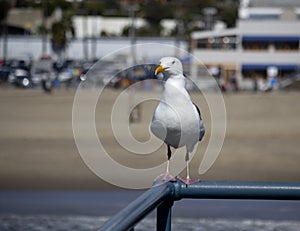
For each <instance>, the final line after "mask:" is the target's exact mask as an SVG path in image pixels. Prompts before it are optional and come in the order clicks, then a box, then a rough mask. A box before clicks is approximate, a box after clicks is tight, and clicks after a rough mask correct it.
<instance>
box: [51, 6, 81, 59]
mask: <svg viewBox="0 0 300 231" xmlns="http://www.w3.org/2000/svg"><path fill="white" fill-rule="evenodd" d="M50 33H51V43H52V50H53V51H54V52H55V53H57V54H58V55H61V53H62V52H63V51H65V49H66V47H67V45H68V39H69V38H68V37H67V35H68V34H70V35H71V36H72V37H74V36H75V30H74V27H73V23H72V12H71V11H65V12H63V17H62V19H61V20H60V21H56V22H54V23H53V24H52V26H51V29H50Z"/></svg>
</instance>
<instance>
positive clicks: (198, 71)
mask: <svg viewBox="0 0 300 231" xmlns="http://www.w3.org/2000/svg"><path fill="white" fill-rule="evenodd" d="M299 28H300V1H299V0H286V1H279V0H225V1H221V0H207V1H193V0H153V1H148V0H136V1H133V0H132V1H130V0H123V1H113V0H109V1H108V0H107V1H105V0H103V1H97V0H53V1H51V0H13V1H5V0H0V36H1V37H0V109H1V110H0V131H1V132H0V147H1V149H0V230H68V229H78V230H89V229H95V228H97V227H99V226H101V224H102V223H103V222H104V221H105V220H106V219H108V217H109V216H112V215H113V214H115V213H116V212H117V211H119V210H120V209H121V208H123V207H125V206H126V205H127V204H128V203H129V202H130V201H132V200H133V199H134V198H136V197H137V196H138V195H140V194H141V193H142V192H143V190H135V191H133V190H125V189H121V188H119V187H117V186H114V185H111V184H109V183H108V182H105V181H103V180H101V179H100V178H99V177H97V176H96V175H95V174H94V173H93V172H92V171H91V170H90V169H89V168H88V167H87V166H86V165H85V163H84V162H83V160H82V159H81V157H80V155H79V152H78V150H77V147H76V144H75V140H74V136H73V131H72V107H73V100H74V96H75V93H76V90H77V88H78V86H81V87H82V88H84V89H87V90H88V91H90V90H96V91H97V90H99V89H100V88H102V87H104V86H105V89H104V93H103V94H102V95H101V97H100V98H99V102H98V104H97V106H96V112H95V116H96V121H95V122H96V125H97V132H98V136H99V138H100V139H101V142H102V143H103V146H104V147H105V149H106V150H107V151H108V152H109V153H110V154H111V156H112V157H113V158H114V159H115V160H117V161H118V162H120V163H122V164H124V165H126V166H129V167H136V166H139V168H142V167H153V166H156V165H157V164H161V163H163V162H164V161H165V160H166V156H165V154H166V150H165V147H164V146H162V147H161V148H160V149H158V150H156V151H155V152H153V154H151V155H147V157H143V156H141V155H134V154H133V153H130V152H128V151H126V150H125V149H124V148H122V147H121V145H120V144H118V142H117V141H116V139H115V137H114V134H113V132H112V128H111V125H110V123H111V111H112V107H113V105H114V102H115V100H116V99H117V97H118V96H119V95H120V94H121V92H122V91H123V90H126V89H127V87H129V86H130V85H132V84H135V83H140V84H138V86H139V87H138V88H136V89H135V91H134V92H133V93H131V95H130V94H129V96H128V97H129V98H128V105H127V107H128V111H126V112H125V114H124V115H126V116H128V120H129V122H130V130H131V132H132V134H133V136H134V137H135V138H136V139H137V140H139V141H146V140H147V139H149V137H150V134H149V124H150V122H151V118H152V113H153V111H154V109H155V107H156V105H157V102H156V101H147V102H143V103H141V104H140V105H138V106H137V107H135V108H134V110H132V111H130V110H131V109H132V108H131V107H132V105H133V104H134V102H135V100H138V99H139V97H140V96H144V95H145V94H154V95H156V96H159V95H160V92H161V90H162V85H161V82H160V80H162V76H155V75H154V70H155V68H156V66H157V64H158V62H159V59H160V58H161V57H163V56H176V57H178V58H179V59H180V60H181V61H182V63H183V66H184V72H185V75H186V76H187V77H188V78H189V80H190V81H188V83H187V88H188V90H189V91H190V93H191V96H192V99H193V101H194V102H195V103H196V104H197V105H198V106H199V107H200V109H201V111H202V115H203V119H204V122H205V125H206V128H207V133H206V136H205V138H204V140H203V142H201V143H200V144H199V145H198V149H197V152H196V154H195V157H194V158H193V160H192V162H191V168H192V169H191V175H192V176H193V178H200V179H202V180H242V181H296V182H298V181H299V180H300V168H299V161H300V156H299V150H300V143H299V138H300V123H299V121H298V120H299V116H300V106H299V102H298V101H299V97H300V92H299V87H300V85H299V83H300V30H299ZM155 44H156V45H155ZM99 60H100V61H99ZM157 80H159V81H157ZM196 85H197V86H201V91H199V89H197V87H196ZM218 89H220V90H221V92H222V95H223V98H224V103H225V107H226V112H227V131H226V136H225V141H224V145H223V147H222V150H221V152H220V155H219V157H218V159H217V160H216V162H215V164H214V165H213V167H212V168H211V169H210V170H209V171H208V172H207V173H205V174H204V175H201V176H199V173H198V168H199V164H200V162H201V160H202V157H203V153H204V152H205V149H206V147H207V145H208V142H209V138H210V135H211V131H210V128H211V116H210V111H209V105H208V104H207V102H206V98H205V94H203V92H205V93H207V94H212V95H214V94H216V92H218ZM182 161H184V158H182ZM117 173H118V172H117V171H116V170H114V171H112V173H111V174H112V175H114V174H115V175H116V177H117ZM158 175H159V173H158ZM183 176H184V172H183ZM150 185H151V182H150ZM203 208H205V210H204V209H203ZM174 216H175V219H173V222H174V224H173V227H174V230H197V228H202V229H203V230H241V229H243V230H266V229H267V227H268V230H297V228H298V227H299V225H300V203H298V202H271V201H269V202H268V201H264V202H251V201H206V200H205V201H189V200H187V201H181V202H177V203H176V205H175V207H174ZM153 222H154V221H153V214H152V215H151V216H150V217H148V218H147V219H146V220H145V221H144V222H143V223H142V224H141V225H140V226H139V227H138V228H137V230H151V229H153V227H154V225H153Z"/></svg>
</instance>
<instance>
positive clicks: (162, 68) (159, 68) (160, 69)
mask: <svg viewBox="0 0 300 231" xmlns="http://www.w3.org/2000/svg"><path fill="white" fill-rule="evenodd" d="M165 69H166V68H164V67H163V66H162V65H159V66H158V67H157V68H156V69H155V75H157V74H159V73H161V72H163V71H164V70H165Z"/></svg>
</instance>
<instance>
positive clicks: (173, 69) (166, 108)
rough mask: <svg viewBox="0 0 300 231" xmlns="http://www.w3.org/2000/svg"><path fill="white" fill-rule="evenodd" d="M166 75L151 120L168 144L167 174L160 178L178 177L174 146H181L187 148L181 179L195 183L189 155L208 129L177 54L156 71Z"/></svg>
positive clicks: (166, 59)
mask: <svg viewBox="0 0 300 231" xmlns="http://www.w3.org/2000/svg"><path fill="white" fill-rule="evenodd" d="M161 72H162V73H163V74H164V78H165V79H166V81H165V83H164V88H163V93H162V98H161V100H160V102H159V104H158V106H157V107H156V109H155V111H154V113H153V118H152V122H151V126H150V129H151V132H152V133H153V134H154V135H155V136H156V137H157V138H159V139H161V140H162V141H164V143H165V144H166V145H167V158H168V161H167V169H166V173H165V174H162V175H160V176H159V177H158V178H160V179H161V178H162V179H163V180H167V181H169V180H171V181H173V180H175V178H174V177H173V176H172V175H171V174H170V172H169V171H170V159H171V155H172V152H171V147H173V148H175V149H177V148H180V147H183V146H185V147H186V155H185V161H186V179H181V178H179V179H180V180H181V181H183V182H184V183H185V184H186V185H189V184H191V183H193V182H194V181H193V180H191V178H190V172H189V154H190V153H191V152H192V151H193V150H194V146H195V145H196V143H197V142H199V141H201V140H202V138H203V136H204V134H205V128H204V125H203V121H202V118H201V113H200V110H199V108H198V107H197V106H196V105H195V104H194V103H193V102H192V100H191V97H190V95H189V93H188V92H187V90H186V88H185V85H186V78H185V76H184V75H183V68H182V64H181V62H180V60H179V59H177V58H175V57H164V58H162V59H161V60H160V65H159V66H158V67H157V68H156V70H155V75H158V74H159V73H161Z"/></svg>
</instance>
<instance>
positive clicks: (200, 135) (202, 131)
mask: <svg viewBox="0 0 300 231" xmlns="http://www.w3.org/2000/svg"><path fill="white" fill-rule="evenodd" d="M193 104H194V103H193ZM194 106H195V108H196V109H197V112H198V114H199V118H200V133H199V141H201V140H202V139H203V136H204V134H205V127H204V124H203V120H202V117H201V112H200V109H199V108H198V106H197V105H196V104H194Z"/></svg>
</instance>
